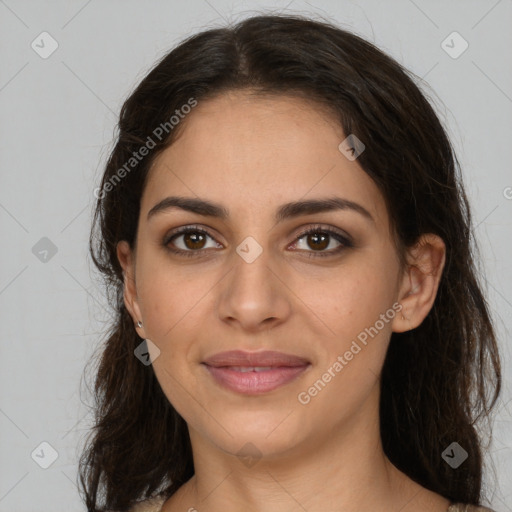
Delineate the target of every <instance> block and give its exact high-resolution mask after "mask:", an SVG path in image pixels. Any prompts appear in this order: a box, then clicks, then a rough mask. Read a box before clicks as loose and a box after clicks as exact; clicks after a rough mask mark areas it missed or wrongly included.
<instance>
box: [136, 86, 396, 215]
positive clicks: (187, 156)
mask: <svg viewBox="0 0 512 512" xmlns="http://www.w3.org/2000/svg"><path fill="white" fill-rule="evenodd" d="M181 128H182V131H181V132H180V136H179V137H178V138H177V140H175V141H174V142H173V144H172V145H171V146H170V147H168V148H167V149H165V150H164V151H163V152H162V153H160V155H158V157H157V158H156V159H155V161H154V163H153V165H152V168H151V170H150V171H149V176H148V180H147V186H146V189H145V191H144V195H143V198H142V204H141V207H142V208H141V213H142V214H144V213H147V212H148V211H149V209H151V207H152V206H153V205H154V204H155V203H156V202H158V201H159V200H161V199H163V198H164V197H165V196H167V195H177V194H179V195H182V196H187V197H196V196H197V197H201V198H208V199H211V200H212V201H214V202H218V203H222V204H225V205H226V206H227V207H228V208H229V210H230V211H231V210H232V211H234V212H236V213H241V212H242V211H247V212H252V215H253V216H254V215H257V214H258V213H259V212H261V213H262V212H264V211H266V210H265V209H266V208H267V207H268V208H269V209H272V211H274V210H275V209H276V207H277V206H279V205H280V204H282V203H285V202H290V201H297V200H298V199H313V198H317V197H326V196H329V195H331V196H332V195H336V196H341V197H343V198H346V199H348V200H352V201H355V202H358V203H361V204H363V205H364V207H365V208H366V209H368V210H369V211H370V212H371V214H372V216H373V217H374V218H375V219H382V220H383V221H384V222H387V212H386V208H385V204H384V199H383V197H382V195H381V193H380V191H379V190H378V188H377V186H376V185H375V183H374V182H373V180H372V179H371V178H370V177H369V176H368V175H367V173H366V172H365V171H364V170H363V169H362V168H361V167H360V165H359V164H358V162H357V159H356V160H354V161H351V160H349V159H347V158H346V156H345V155H344V154H343V153H342V152H341V151H340V150H339V145H340V143H341V142H342V141H343V140H344V139H345V138H346V135H345V134H344V133H343V130H342V128H341V126H340V125H339V123H337V122H336V120H335V118H334V116H333V115H332V114H330V113H329V112H328V111H327V110H326V108H325V107H322V106H321V105H318V104H316V103H314V102H311V101H307V100H305V99H302V98H298V97H288V96H275V95H273V96H263V97H260V96H258V97H255V96H251V95H249V94H247V93H244V92H229V93H225V94H222V95H220V96H218V97H215V98H213V99H209V100H206V101H203V102H201V101H199V102H198V105H197V106H196V107H195V108H194V109H193V111H192V112H191V113H189V114H188V115H187V116H186V118H185V120H184V125H183V126H182V127H181Z"/></svg>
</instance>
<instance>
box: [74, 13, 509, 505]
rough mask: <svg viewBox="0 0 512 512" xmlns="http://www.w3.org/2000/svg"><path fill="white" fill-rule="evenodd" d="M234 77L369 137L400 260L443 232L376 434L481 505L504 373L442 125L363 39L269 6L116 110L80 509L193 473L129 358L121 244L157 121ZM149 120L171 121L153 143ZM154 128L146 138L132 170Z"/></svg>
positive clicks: (391, 373)
mask: <svg viewBox="0 0 512 512" xmlns="http://www.w3.org/2000/svg"><path fill="white" fill-rule="evenodd" d="M241 89H243V90H246V91H248V92H252V93H254V94H262V95H263V94H282V95H299V96H303V97H305V98H308V99H310V100H311V101H314V102H316V103H317V104H318V105H319V106H323V107H325V108H326V109H327V110H329V112H331V113H332V114H331V115H333V116H334V119H336V120H337V121H338V122H339V124H340V126H341V127H342V128H343V131H344V133H345V134H347V135H348V134H355V135H356V136H357V137H358V138H359V139H360V140H361V141H363V143H365V144H366V149H365V151H364V152H363V153H362V154H361V155H360V156H359V158H358V162H359V164H360V165H361V166H362V168H363V169H364V171H365V172H366V173H367V174H368V175H369V176H370V177H371V178H372V179H373V180H374V181H375V183H376V184H377V186H378V187H379V189H380V191H381V193H382V194H383V196H384V198H385V201H386V204H387V207H388V211H389V214H390V218H391V221H392V225H393V232H394V237H395V239H396V243H397V251H398V254H399V255H400V257H401V261H402V263H404V261H405V260H404V254H405V253H404V250H405V249H406V248H407V247H410V246H411V245H413V244H414V243H415V242H416V241H417V240H418V238H419V236H420V235H421V234H423V233H435V234H437V235H439V236H440V237H441V238H442V239H443V240H444V242H445V244H446V249H447V255H446V263H445V268H444V272H443V274H442V277H441V281H440V285H439V290H438V293H437V297H436V299H435V302H434V305H433V307H432V310H431V311H430V313H429V314H428V316H427V317H426V318H425V320H424V321H423V323H422V324H421V325H420V326H419V327H417V328H416V329H413V330H411V331H408V332H405V333H400V334H398V333H393V334H392V337H391V341H390V345H389V349H388V352H387V356H386V360H385V363H384V367H383V370H382V375H381V400H380V426H381V436H382V442H383V447H384V451H385V453H386V455H387V456H388V457H389V459H390V460H391V462H393V463H394V464H395V465H396V466H397V467H398V468H399V469H400V470H402V471H403V472H404V473H406V474H407V475H409V476H410V477H411V478H412V479H413V480H415V481H416V482H418V483H419V484H421V485H422V486H424V487H426V488H428V489H431V490H433V491H434V492H437V493H439V494H441V495H443V496H445V497H447V498H448V499H450V500H452V501H458V502H464V503H471V504H479V503H480V500H481V487H482V445H481V440H480V439H479V435H478V431H477V430H476V427H477V421H479V420H480V419H483V418H484V417H485V418H487V419H489V416H490V412H491V409H492V407H493V406H494V405H495V402H496V400H497V398H498V394H499V391H500V387H501V370H500V361H499V354H498V348H497V343H496V339H495V334H494V329H493V325H492V321H491V318H490V314H489V310H488V306H487V304H486V301H485V298H484V296H483V293H482V290H481V285H480V284H479V282H478V279H477V269H476V267H475V257H474V254H475V250H476V246H475V245H474V242H473V240H472V232H471V229H472V223H471V215H470V210H469V206H468V200H467V197H466V194H465V192H464V188H463V184H462V181H461V177H460V169H459V164H458V162H457V159H456V157H455V155H454V151H453V149H452V146H451V144H450V142H449V140H448V137H447V135H446V133H445V130H444V129H443V127H442V125H441V123H440V121H439V120H438V118H437V116H436V114H435V112H434V110H433V108H432V107H431V105H430V103H429V101H427V99H426V98H425V96H424V95H423V93H422V92H420V89H419V87H418V86H417V85H416V84H415V77H414V76H413V75H412V74H411V73H409V72H408V71H406V70H405V69H404V68H403V67H402V66H401V65H400V64H398V63H397V62H396V61H395V60H393V59H392V58H390V57H389V56H387V55H385V54H384V53H383V52H382V51H380V50H379V49H377V48H376V47H375V46H374V45H372V44H371V43H369V42H367V41H365V40H364V39H362V38H360V37H358V36H356V35H354V34H353V33H351V32H349V31H345V30H342V29H340V28H338V27H336V26H334V25H331V24H330V23H328V22H327V21H313V20H311V19H307V18H304V17H301V16H274V15H269V16H265V15H262V16H255V17H252V18H249V19H246V20H244V21H242V22H239V23H237V24H236V25H234V26H229V27H226V28H218V29H210V30H207V31H204V32H202V33H199V34H197V35H194V36H192V37H190V38H188V39H187V40H185V41H184V42H182V43H181V44H180V45H179V46H177V47H176V48H175V49H173V50H172V51H171V52H170V53H168V54H167V55H165V56H164V58H162V59H161V61H160V62H159V63H158V64H157V65H156V66H155V67H154V68H153V69H152V70H151V71H150V72H149V73H148V74H147V76H146V77H145V78H144V79H143V80H142V81H141V82H140V84H139V85H138V86H137V88H136V89H135V91H134V92H133V93H132V94H131V96H130V97H129V98H128V99H127V100H126V102H125V103H124V105H123V107H122V111H121V114H120V119H119V133H118V136H117V137H116V144H115V147H114V149H113V150H112V152H111V154H110V157H109V160H108V163H107V165H106V169H105V172H104V175H103V180H102V183H101V188H100V191H101V192H100V193H99V194H97V197H98V201H97V204H96V209H95V214H94V220H93V226H92V230H91V237H90V253H91V256H92V259H93V262H94V264H95V265H96V267H97V268H98V269H99V271H100V272H101V273H102V275H103V276H104V278H105V282H106V289H107V294H108V297H109V299H110V303H111V304H112V306H113V309H114V316H115V318H114V320H113V322H112V325H111V328H110V330H109V332H108V333H107V336H106V339H105V345H104V347H102V352H101V358H100V360H99V365H98V369H97V375H96V379H95V388H94V391H95V406H94V411H95V425H94V429H93V431H92V432H91V439H89V440H88V445H87V446H86V449H84V452H83V454H82V457H81V459H80V480H81V486H82V487H83V489H84V492H85V501H86V504H87V510H88V511H89V512H97V511H103V510H105V509H107V510H121V511H124V510H126V509H128V508H129V507H130V506H131V505H133V503H134V502H135V501H136V500H140V499H144V498H148V497H151V496H155V495H156V494H158V493H161V494H162V496H165V497H169V496H170V495H171V494H173V493H174V492H175V491H176V490H177V489H178V488H179V487H180V486H181V485H182V484H183V483H185V482H186V481H187V480H188V479H190V478H191V476H192V475H193V473H194V467H193V461H192V452H191V445H190V439H189V436H188V430H187V425H186V423H185V421H184V420H183V418H181V416H180V415H179V414H178V413H177V412H176V411H175V410H174V408H173V407H172V405H171V404H170V403H169V401H168V400H167V398H166V396H165V395H164V393H163V391H162V389H161V388H160V385H159V383H158V381H157V379H156V378H155V375H154V372H153V369H152V366H151V365H149V366H145V365H143V364H141V362H140V361H139V360H138V359H137V358H136V357H134V350H135V348H136V347H137V346H138V345H139V344H140V343H141V341H142V340H141V339H140V338H139V336H138V335H137V333H136V331H135V329H134V326H133V321H132V318H131V317H130V315H129V314H128V311H127V310H126V308H125V305H124V302H123V275H122V269H121V266H120V264H119V261H118V259H117V256H116V245H117V243H118V242H119V241H120V240H127V241H128V242H129V244H130V245H131V246H132V248H133V247H134V244H135V242H136V234H137V222H138V217H139V210H140V200H141V197H142V193H143V190H144V185H145V180H146V177H147V174H148V170H149V168H150V166H151V164H152V162H153V161H154V159H155V157H156V156H157V155H158V154H159V153H160V152H161V151H162V150H163V149H165V148H166V147H168V146H169V145H170V144H171V143H172V142H173V141H174V140H175V139H176V136H177V134H178V133H179V132H180V130H182V129H183V127H186V116H185V118H184V119H180V122H179V124H177V126H175V127H174V128H172V129H171V128H170V127H169V124H168V125H165V123H166V122H167V123H168V122H169V119H170V118H171V116H172V115H174V114H175V113H176V111H177V110H179V111H180V112H183V110H180V109H182V108H183V105H185V104H187V103H189V104H190V99H191V98H193V99H194V100H195V101H197V102H201V101H205V100H206V99H208V98H212V97H214V96H216V95H219V94H221V93H222V92H226V91H230V90H241ZM190 115H193V113H192V114H190ZM158 126H167V128H169V129H168V130H167V131H166V132H165V133H166V135H165V137H161V140H159V139H158V137H156V136H155V129H156V128H157V127H158ZM157 133H160V132H157ZM150 139H151V141H152V142H153V143H154V147H152V148H151V150H150V151H149V153H148V154H147V155H146V156H144V157H143V158H141V159H140V161H138V160H137V162H136V165H135V164H134V162H133V161H132V163H131V164H130V165H131V166H130V167H127V166H126V164H127V162H129V161H130V158H132V157H133V154H134V152H138V151H139V150H140V148H141V147H142V146H143V145H148V143H149V140H150ZM123 166H124V167H123ZM122 168H124V169H125V172H123V173H119V170H120V169H122ZM120 174H122V178H121V179H117V178H119V177H120ZM116 176H117V178H116ZM109 183H110V185H108V184H109ZM454 441H456V442H458V443H459V444H460V445H461V446H462V447H463V448H464V449H465V450H466V451H467V452H468V455H469V456H468V458H467V460H466V461H465V462H464V463H463V464H462V465H460V466H459V467H458V468H457V469H452V468H451V467H450V466H449V465H448V464H447V463H446V462H445V461H444V460H443V458H442V457H441V454H442V452H443V450H444V449H445V448H446V447H448V446H449V445H450V444H451V443H452V442H454Z"/></svg>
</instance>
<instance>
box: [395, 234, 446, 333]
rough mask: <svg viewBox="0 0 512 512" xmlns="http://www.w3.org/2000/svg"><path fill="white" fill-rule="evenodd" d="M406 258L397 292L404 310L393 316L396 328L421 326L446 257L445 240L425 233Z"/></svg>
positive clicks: (406, 329) (396, 329) (401, 329)
mask: <svg viewBox="0 0 512 512" xmlns="http://www.w3.org/2000/svg"><path fill="white" fill-rule="evenodd" d="M406 259H407V267H406V269H405V270H404V273H403V276H402V282H401V286H400V291H399V296H398V302H400V304H401V305H402V310H401V311H400V313H401V314H398V315H396V316H395V318H394V320H393V332H404V331H409V330H411V329H414V328H416V327H418V325H420V324H421V323H422V322H423V320H424V319H425V317H426V316H427V315H428V313H429V311H430V310H431V309H432V305H433V304H434V300H435V298H436V294H437V290H438V288H439V282H440V280H441V275H442V272H443V269H444V264H445V260H446V246H445V243H444V242H443V239H442V238H441V237H439V236H437V235H434V234H432V233H428V234H424V235H422V236H421V237H420V238H419V240H418V242H417V243H416V244H415V245H414V246H413V247H411V248H410V249H408V251H407V257H406Z"/></svg>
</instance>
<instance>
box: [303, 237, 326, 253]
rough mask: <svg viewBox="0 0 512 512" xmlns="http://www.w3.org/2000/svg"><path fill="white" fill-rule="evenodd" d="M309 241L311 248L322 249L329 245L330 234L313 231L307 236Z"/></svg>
mask: <svg viewBox="0 0 512 512" xmlns="http://www.w3.org/2000/svg"><path fill="white" fill-rule="evenodd" d="M307 243H308V245H309V247H311V249H315V250H320V251H321V250H323V249H325V248H326V247H327V246H328V245H329V235H325V234H320V233H313V234H312V235H308V236H307Z"/></svg>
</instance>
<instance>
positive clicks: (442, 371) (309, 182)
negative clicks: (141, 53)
mask: <svg viewBox="0 0 512 512" xmlns="http://www.w3.org/2000/svg"><path fill="white" fill-rule="evenodd" d="M119 129H120V130H119V137H118V141H117V143H116V146H115V147H114V149H113V151H112V153H111V155H110V159H109V161H108V164H107V167H106V170H105V173H104V176H103V180H102V183H101V187H100V188H99V189H97V190H96V191H95V194H96V197H97V198H98V202H97V207H96V212H95V219H94V228H93V232H92V233H91V244H90V245H91V254H92V257H93V260H94V262H95V264H96V266H97V267H98V269H99V270H100V271H101V272H102V273H103V274H104V276H105V278H106V282H107V285H108V289H109V290H110V291H111V292H113V293H112V295H111V297H112V302H113V305H114V307H115V311H116V319H115V323H114V324H113V325H112V328H111V330H110V332H109V334H108V337H107V340H106V345H105V348H104V351H103V353H102V357H101V361H100V366H99V369H98V373H97V378H96V399H97V422H96V425H95V430H94V436H93V437H92V439H90V442H89V445H88V446H87V450H85V451H84V454H83V456H82V459H81V482H82V486H83V488H84V491H85V501H86V504H87V509H88V511H90V512H92V511H94V512H96V511H99V510H101V511H104V510H115V511H125V510H132V511H158V512H160V511H161V512H173V511H178V510H189V511H193V510H197V511H201V510H208V511H220V510H222V511H232V510H233V511H234V510H237V511H238V510H254V511H260V510H272V511H281V510H311V511H313V510H343V511H347V512H352V511H362V510H372V511H392V510H396V511H398V510H400V511H402V512H412V511H415V512H419V511H421V512H426V511H429V512H432V511H435V512H445V511H450V512H455V511H460V510H468V511H469V510H472V511H473V510H475V511H476V510H489V509H486V508H484V507H479V505H480V504H481V500H482V496H481V490H482V489H481V487H482V486H481V483H482V482H481V480H482V450H481V446H480V440H479V437H478V435H477V431H476V429H475V422H476V420H478V419H480V418H481V417H484V418H485V417H488V415H489V413H490V411H491V409H492V407H493V405H494V403H495V401H496V399H497V397H498V394H499V391H500V384H501V373H500V363H499V356H498V350H497V344H496V340H495V335H494V330H493V326H492V323H491V320H490V315H489V312H488V309H487V306H486V302H485V299H484V297H483V295H482V292H481V289H480V285H479V283H478V280H477V276H476V271H475V266H474V262H473V252H472V251H473V248H472V246H471V243H470V236H471V216H470V211H469V207H468V202H467V198H466V195H465V192H464V188H463V184H462V181H461V179H460V176H459V169H458V164H457V160H456V158H455V156H454V153H453V150H452V147H451V145H450V142H449V140H448V138H447V136H446V133H445V131H444V129H443V127H442V126H441V124H440V122H439V120H438V119H437V117H436V115H435V113H434V111H433V109H432V108H431V106H430V105H429V103H428V102H427V100H426V99H425V97H424V96H423V95H422V94H421V92H420V91H419V89H418V87H417V86H416V85H415V84H414V82H413V80H412V79H411V78H410V77H409V76H408V74H407V72H406V71H405V70H404V69H403V68H402V67H401V66H400V65H399V64H398V63H397V62H395V61H394V60H393V59H391V58H390V57H388V56H387V55H385V54H383V53H382V52H381V51H380V50H378V49H377V48H376V47H374V46H373V45H372V44H370V43H368V42H366V41H364V40H362V39H361V38H359V37H357V36H355V35H353V34H351V33H349V32H346V31H343V30H340V29H339V28H337V27H335V26H332V25H330V24H329V23H327V22H325V23H321V22H316V21H312V20H308V19H305V18H302V17H298V16H257V17H253V18H250V19H247V20H245V21H242V22H240V23H239V24H237V25H236V26H234V27H232V28H223V29H216V30H208V31H205V32H203V33H200V34H197V35H195V36H193V37H191V38H189V39H188V40H186V41H185V42H183V43H182V44H180V45H179V46H178V47H177V48H175V49H174V50H172V51H171V52H170V53H169V54H168V55H166V56H165V57H164V58H163V59H162V60H161V61H160V62H159V63H158V65H156V66H155V67H154V69H153V70H152V71H151V72H150V73H149V74H148V75H147V76H146V77H145V78H144V79H143V80H142V82H141V83H140V85H139V86H138V87H137V89H136V90H135V91H134V92H133V94H132V95H131V96H130V98H129V99H128V100H127V101H126V102H125V104H124V106H123V108H122V112H121V115H120V121H119ZM96 229H97V230H96ZM489 390H490V392H491V393H490V398H489V397H488V395H487V394H486V392H488V391H489ZM100 496H102V497H103V502H102V503H101V504H99V503H98V502H99V501H100V500H99V497H100ZM139 501H142V503H138V502H139ZM466 507H467V508H466Z"/></svg>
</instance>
